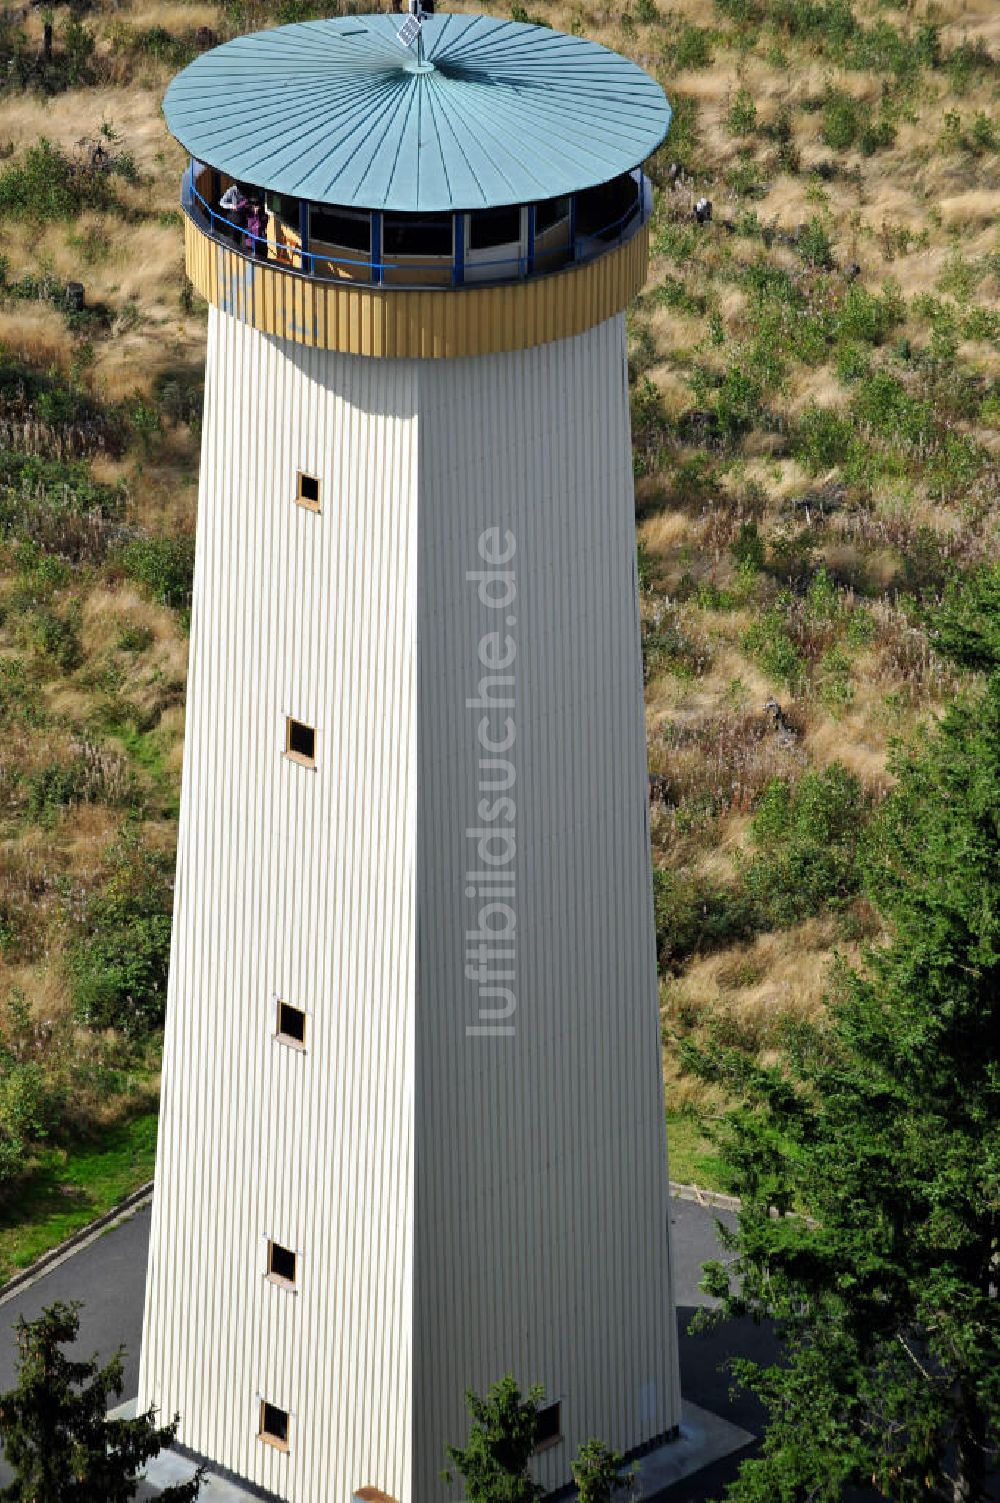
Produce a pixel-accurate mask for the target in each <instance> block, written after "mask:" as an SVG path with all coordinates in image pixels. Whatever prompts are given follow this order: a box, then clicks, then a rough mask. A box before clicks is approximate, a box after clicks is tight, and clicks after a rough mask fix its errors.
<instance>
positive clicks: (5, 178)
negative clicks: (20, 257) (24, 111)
mask: <svg viewBox="0 0 1000 1503" xmlns="http://www.w3.org/2000/svg"><path fill="white" fill-rule="evenodd" d="M120 207H121V206H120V203H119V200H118V197H117V195H116V194H115V191H114V186H113V182H112V179H111V176H110V174H108V173H106V172H102V171H93V170H91V169H90V168H89V167H85V166H84V165H82V164H81V163H76V162H73V161H72V160H71V159H70V158H69V157H68V156H67V155H66V153H65V152H64V151H62V150H61V149H60V148H59V147H58V146H54V145H53V144H52V142H51V141H49V140H47V139H46V138H45V137H44V136H43V137H41V139H40V140H39V141H38V142H37V143H36V145H34V146H29V147H28V148H27V150H26V151H25V152H24V153H23V154H22V155H21V157H20V158H19V159H18V160H17V161H16V162H13V163H12V164H11V165H10V166H9V167H7V168H5V170H4V171H3V172H0V214H2V215H3V216H4V218H6V219H25V220H29V221H33V222H36V223H44V222H45V221H48V220H54V219H75V218H76V217H77V216H78V215H79V214H82V213H83V212H84V210H85V209H97V210H108V209H118V208H120Z"/></svg>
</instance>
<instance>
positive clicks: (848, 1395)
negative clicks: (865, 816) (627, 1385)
mask: <svg viewBox="0 0 1000 1503" xmlns="http://www.w3.org/2000/svg"><path fill="white" fill-rule="evenodd" d="M976 590H978V591H979V592H980V593H979V594H978V595H977V594H976ZM976 590H974V591H973V592H972V594H970V595H969V596H968V597H967V598H966V599H965V600H964V602H960V601H959V600H958V599H956V600H954V601H953V602H952V606H951V615H950V617H949V621H948V624H947V625H946V626H943V627H942V637H941V640H942V643H943V644H944V643H945V642H947V645H948V646H949V647H950V649H951V650H953V651H955V653H956V654H957V656H958V657H959V659H960V660H962V661H971V662H972V663H973V664H975V665H979V664H982V663H992V662H995V654H996V646H997V644H996V641H995V640H994V639H995V636H996V632H995V626H994V624H993V622H992V621H991V622H990V624H989V625H988V626H986V627H979V626H977V625H975V624H974V623H975V619H976V618H975V614H974V613H975V611H976V610H977V608H978V607H980V606H982V607H984V608H985V609H986V610H987V611H988V612H992V611H994V610H995V606H996V593H997V584H996V579H995V578H994V577H992V576H990V577H986V576H984V577H983V578H982V579H981V580H980V581H979V583H978V584H977V586H976ZM994 620H995V617H994ZM895 771H896V773H897V776H898V784H897V788H896V791H895V792H894V793H893V794H891V795H890V796H889V798H888V799H887V801H886V803H885V805H884V806H883V808H882V810H881V811H880V813H879V814H878V815H877V816H876V818H875V820H874V823H873V825H872V828H871V833H870V835H869V837H868V839H867V841H866V844H865V849H864V855H863V868H864V873H865V883H866V887H867V890H868V893H869V895H870V897H871V899H872V901H873V902H874V903H875V904H876V906H877V907H878V909H879V911H880V912H881V914H882V916H883V918H884V920H885V923H886V926H887V928H888V930H889V932H890V934H891V936H892V937H891V939H890V940H889V942H888V943H887V944H886V945H885V946H884V947H883V948H882V949H880V950H878V951H876V952H875V953H874V954H873V955H872V956H871V957H870V958H869V960H868V963H867V967H866V970H865V972H864V973H855V972H851V971H847V970H844V971H843V972H842V973H841V976H840V979H839V983H838V987H837V991H836V994H835V995H834V997H833V998H832V999H831V1004H830V1010H829V1019H828V1021H827V1022H825V1023H824V1024H822V1025H818V1026H805V1025H799V1026H798V1027H797V1028H795V1029H794V1030H793V1031H792V1032H791V1033H790V1034H789V1037H788V1039H787V1048H786V1054H785V1060H784V1062H783V1063H782V1064H781V1065H775V1066H773V1067H766V1068H761V1067H759V1066H757V1065H755V1064H753V1063H752V1062H750V1061H748V1059H747V1057H746V1055H744V1054H740V1053H738V1052H737V1051H735V1050H732V1049H728V1048H724V1047H722V1046H721V1045H718V1044H713V1045H712V1046H710V1047H709V1048H707V1049H701V1050H699V1049H697V1048H693V1047H691V1046H687V1049H686V1056H687V1059H688V1061H689V1063H690V1064H691V1065H692V1066H693V1067H694V1068H696V1069H697V1070H698V1072H699V1073H700V1074H701V1075H702V1077H703V1078H704V1079H706V1080H710V1081H714V1082H716V1083H718V1084H720V1085H721V1086H722V1087H723V1088H724V1089H726V1090H727V1091H728V1092H729V1093H730V1094H731V1095H732V1096H734V1097H736V1099H737V1100H738V1101H739V1103H740V1104H739V1106H738V1107H737V1108H736V1110H735V1111H734V1112H732V1113H731V1114H730V1116H729V1118H728V1120H727V1123H726V1126H725V1128H724V1130H723V1132H722V1134H721V1139H720V1146H721V1151H722V1154H723V1158H724V1161H725V1163H726V1165H727V1168H728V1180H729V1187H730V1188H731V1189H732V1190H733V1191H734V1192H735V1193H736V1194H738V1195H739V1196H740V1197H741V1202H742V1209H741V1211H740V1214H739V1224H738V1229H737V1231H736V1232H735V1233H734V1234H733V1235H732V1236H731V1237H730V1236H728V1235H726V1236H725V1238H724V1240H725V1242H726V1245H727V1247H728V1249H729V1252H730V1253H731V1254H732V1256H731V1258H730V1259H729V1260H728V1261H727V1264H726V1265H725V1266H723V1265H722V1264H721V1263H718V1264H713V1265H709V1267H708V1268H707V1269H706V1280H705V1287H706V1288H707V1289H708V1290H709V1291H710V1292H711V1293H713V1294H715V1295H717V1296H719V1297H721V1298H722V1300H723V1311H724V1314H726V1315H729V1316H746V1315H751V1316H753V1317H754V1318H755V1319H763V1318H768V1319H771V1320H773V1321H774V1322H775V1325H776V1328H777V1333H778V1336H779V1338H780V1340H781V1344H782V1357H781V1362H780V1364H776V1365H774V1366H763V1365H760V1364H758V1363H754V1362H751V1361H743V1362H738V1363H736V1364H734V1371H735V1375H736V1377H737V1379H738V1380H739V1381H740V1382H741V1383H744V1384H746V1385H748V1386H749V1387H751V1388H752V1389H753V1390H754V1391H755V1392H756V1393H757V1394H758V1395H759V1396H760V1398H761V1399H762V1401H763V1403H764V1405H765V1408H766V1409H767V1411H768V1415H769V1421H768V1425H767V1430H766V1433H765V1436H764V1444H763V1452H762V1454H761V1456H760V1457H758V1458H755V1459H753V1460H750V1461H748V1462H746V1463H744V1465H743V1467H742V1469H741V1473H740V1478H739V1480H738V1482H737V1483H735V1484H734V1485H733V1486H732V1487H731V1488H730V1489H729V1493H728V1497H729V1499H730V1500H731V1503H762V1500H765V1499H766V1500H768V1503H773V1500H782V1503H792V1500H797V1499H801V1498H805V1497H809V1498H812V1499H815V1500H817V1503H839V1500H840V1498H841V1497H842V1495H843V1491H844V1489H846V1488H848V1487H852V1486H862V1487H864V1486H868V1485H869V1484H872V1483H873V1484H874V1486H875V1487H876V1489H877V1490H878V1492H879V1493H880V1494H881V1495H882V1496H884V1497H886V1498H888V1499H891V1500H894V1503H910V1500H913V1503H915V1500H917V1499H923V1498H930V1497H947V1498H963V1499H969V1500H972V1499H981V1498H983V1497H984V1496H985V1495H986V1494H985V1484H986V1472H987V1470H988V1469H989V1468H990V1467H991V1466H995V1458H996V1454H997V1446H998V1443H1000V1302H998V1301H997V1299H996V1294H995V1260H996V1251H997V1224H996V1207H997V1185H998V1182H1000V1069H998V1065H997V1054H996V1040H997V1038H998V1037H1000V819H998V813H997V811H998V809H1000V678H998V677H997V675H996V674H994V676H993V677H992V678H991V680H990V682H989V684H988V686H987V688H986V690H985V692H984V693H983V694H982V695H980V696H979V697H978V698H977V699H974V700H971V701H960V702H958V703H956V704H954V705H953V706H952V708H951V709H950V710H949V711H948V712H947V714H946V715H945V716H944V718H943V720H942V721H941V722H940V723H938V724H937V725H935V726H933V727H932V728H930V729H928V730H926V731H925V732H924V733H923V735H922V736H921V737H920V738H919V740H918V741H917V743H916V745H915V746H914V747H913V748H912V749H911V750H909V751H907V752H905V753H902V754H900V755H899V756H898V757H897V760H896V763H895ZM774 1211H776V1212H777V1215H776V1216H775V1214H774Z"/></svg>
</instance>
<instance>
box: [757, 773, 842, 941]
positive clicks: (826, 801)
mask: <svg viewBox="0 0 1000 1503" xmlns="http://www.w3.org/2000/svg"><path fill="white" fill-rule="evenodd" d="M868 802H869V801H868V800H867V798H866V796H865V793H864V790H863V788H862V786H861V784H860V782H859V781H858V779H857V778H856V777H855V776H854V774H853V773H850V772H848V771H847V769H846V768H845V767H843V766H841V765H840V764H839V763H834V764H833V765H832V766H831V767H827V768H826V769H825V770H824V771H823V772H807V773H805V774H804V775H803V776H802V778H800V780H799V782H798V783H796V784H794V785H792V784H789V783H788V782H786V781H785V780H783V779H775V780H774V781H773V782H771V783H770V784H768V787H767V788H766V790H765V792H764V795H763V797H762V798H761V801H760V804H759V805H758V807H757V812H756V814H755V815H754V818H753V823H752V826H751V828H752V836H753V843H754V846H755V853H754V855H753V856H752V857H751V858H750V859H749V860H748V861H747V863H746V865H745V867H744V870H743V874H742V875H743V886H744V891H745V893H746V895H747V897H748V898H749V900H750V901H751V902H752V903H753V904H754V907H755V909H756V910H757V912H758V914H759V916H760V920H761V922H762V923H764V924H766V925H767V926H769V927H783V926H785V925H787V924H793V923H797V922H798V921H799V920H800V919H803V918H807V917H809V916H810V915H811V914H816V913H822V912H823V911H824V910H830V909H836V908H839V907H842V906H843V904H844V903H846V902H847V901H848V900H849V899H850V898H851V897H852V896H853V895H854V894H855V893H856V892H857V891H858V889H859V887H860V880H861V879H860V872H859V870H858V838H859V835H860V833H861V830H862V828H863V826H864V822H865V817H866V813H867V810H868Z"/></svg>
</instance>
